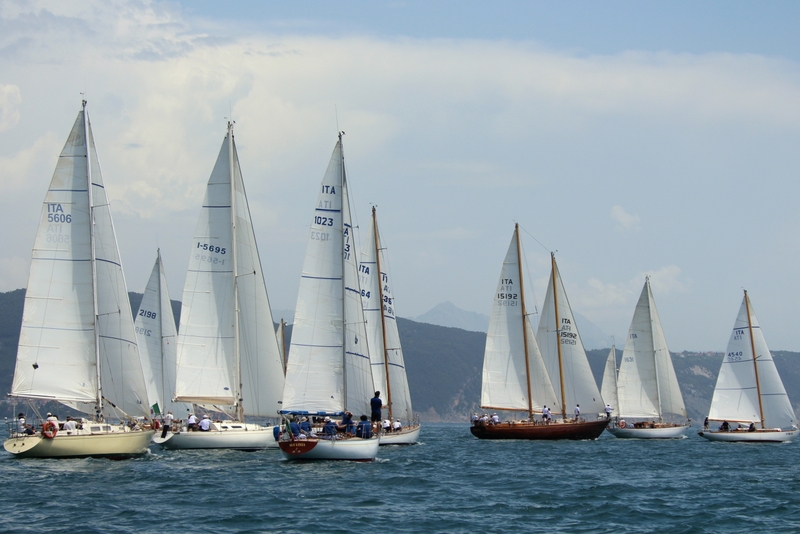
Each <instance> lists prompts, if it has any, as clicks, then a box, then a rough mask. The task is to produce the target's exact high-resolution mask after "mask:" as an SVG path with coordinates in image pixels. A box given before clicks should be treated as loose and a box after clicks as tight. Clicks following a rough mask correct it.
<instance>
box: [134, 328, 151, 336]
mask: <svg viewBox="0 0 800 534" xmlns="http://www.w3.org/2000/svg"><path fill="white" fill-rule="evenodd" d="M136 333H137V334H142V335H143V336H147V337H150V334H152V333H153V331H152V330H150V329H149V328H141V327H139V326H137V327H136Z"/></svg>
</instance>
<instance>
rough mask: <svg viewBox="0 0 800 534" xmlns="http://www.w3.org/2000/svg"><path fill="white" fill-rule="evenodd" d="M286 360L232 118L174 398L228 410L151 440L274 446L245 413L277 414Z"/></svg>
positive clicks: (190, 298) (187, 308) (200, 244)
mask: <svg viewBox="0 0 800 534" xmlns="http://www.w3.org/2000/svg"><path fill="white" fill-rule="evenodd" d="M283 376H284V371H283V360H282V358H281V355H280V352H279V350H278V340H277V338H276V337H275V327H274V325H273V323H272V312H271V311H270V306H269V299H268V297H267V288H266V284H265V283H264V275H263V272H262V270H261V260H260V258H259V254H258V247H257V245H256V240H255V234H254V232H253V223H252V220H251V218H250V208H249V206H248V203H247V195H246V193H245V188H244V182H243V181H242V173H241V168H240V166H239V158H238V155H237V153H236V145H235V143H234V139H233V123H232V122H229V123H228V133H227V135H226V137H225V140H224V141H223V143H222V148H221V149H220V152H219V156H218V157H217V162H216V164H215V165H214V170H213V171H212V173H211V177H210V178H209V180H208V185H207V187H206V194H205V198H204V199H203V207H202V210H201V211H200V218H199V220H198V222H197V228H196V230H195V237H194V240H193V241H192V246H191V253H190V255H189V270H188V273H187V275H186V283H185V285H184V288H183V304H182V308H181V324H180V329H179V333H178V359H177V373H176V384H175V399H174V400H175V401H176V402H191V403H195V404H200V405H203V406H205V407H206V408H207V409H209V410H214V411H217V412H224V413H227V414H229V415H231V416H233V417H234V419H233V420H223V421H214V422H213V423H212V425H211V430H210V431H207V432H201V431H189V430H188V429H181V430H179V431H178V432H173V433H170V434H168V435H167V437H166V438H164V439H161V438H158V437H157V438H156V439H155V440H154V441H155V442H156V443H160V444H161V445H162V446H164V447H166V448H168V449H239V450H257V449H264V448H268V447H273V448H274V447H276V446H277V444H276V442H275V438H274V436H273V433H272V427H263V426H261V425H258V424H247V423H245V416H257V417H275V416H276V415H277V413H278V410H279V408H280V398H281V392H282V390H283Z"/></svg>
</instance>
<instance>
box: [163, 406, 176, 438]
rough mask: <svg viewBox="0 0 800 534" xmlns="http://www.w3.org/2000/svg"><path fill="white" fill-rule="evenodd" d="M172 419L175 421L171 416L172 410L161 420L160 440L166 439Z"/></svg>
mask: <svg viewBox="0 0 800 534" xmlns="http://www.w3.org/2000/svg"><path fill="white" fill-rule="evenodd" d="M173 419H175V417H173V415H172V410H170V411H168V412H167V415H165V416H164V417H162V418H161V424H162V427H163V430H162V431H161V439H164V438H166V437H167V432H169V429H170V428H172V420H173Z"/></svg>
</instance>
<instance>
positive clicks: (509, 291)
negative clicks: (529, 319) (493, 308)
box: [495, 278, 519, 306]
mask: <svg viewBox="0 0 800 534" xmlns="http://www.w3.org/2000/svg"><path fill="white" fill-rule="evenodd" d="M514 289H515V288H514V281H513V280H512V279H511V278H503V279H501V280H500V287H499V288H498V289H497V290H498V293H497V295H495V302H496V303H497V305H498V306H516V305H517V299H519V294H518V293H513V291H514Z"/></svg>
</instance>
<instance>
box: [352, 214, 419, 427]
mask: <svg viewBox="0 0 800 534" xmlns="http://www.w3.org/2000/svg"><path fill="white" fill-rule="evenodd" d="M361 257H362V261H361V267H360V271H359V272H360V274H361V288H362V291H361V301H362V305H363V308H364V318H365V320H366V322H367V335H368V339H369V349H370V358H371V360H372V380H373V383H374V386H375V389H376V390H378V391H380V392H381V394H382V395H384V396H385V398H386V399H387V402H388V405H389V417H390V418H392V419H397V418H399V419H401V420H403V421H410V420H411V419H412V418H413V411H412V409H411V393H410V392H409V389H408V377H407V376H406V367H405V362H404V361H403V348H402V347H401V346H400V334H399V332H398V330H397V317H396V315H395V302H394V297H393V296H392V290H391V283H390V280H389V269H388V267H387V261H386V249H385V248H382V247H381V240H380V232H379V231H378V221H377V215H376V213H375V208H374V207H373V208H372V224H370V225H369V228H368V230H367V236H366V238H365V241H364V248H363V249H362V252H361Z"/></svg>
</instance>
